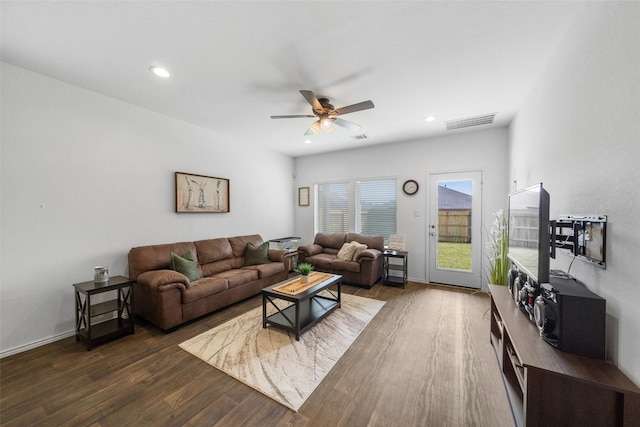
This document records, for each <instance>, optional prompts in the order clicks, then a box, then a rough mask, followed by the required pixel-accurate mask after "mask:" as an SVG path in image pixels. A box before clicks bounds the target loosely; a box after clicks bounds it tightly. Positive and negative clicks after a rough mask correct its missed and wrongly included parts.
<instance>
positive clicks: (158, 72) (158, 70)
mask: <svg viewBox="0 0 640 427" xmlns="http://www.w3.org/2000/svg"><path fill="white" fill-rule="evenodd" d="M149 70H151V72H152V73H153V74H155V75H156V76H159V77H164V78H167V77H169V76H171V74H169V72H168V71H167V70H165V69H164V68H162V67H155V66H153V67H149Z"/></svg>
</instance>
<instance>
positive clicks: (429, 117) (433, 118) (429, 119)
mask: <svg viewBox="0 0 640 427" xmlns="http://www.w3.org/2000/svg"><path fill="white" fill-rule="evenodd" d="M435 119H436V117H435V116H427V117H425V119H424V121H425V122H432V121H434V120H435Z"/></svg>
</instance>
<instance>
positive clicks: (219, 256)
mask: <svg viewBox="0 0 640 427" xmlns="http://www.w3.org/2000/svg"><path fill="white" fill-rule="evenodd" d="M193 244H194V245H195V246H196V248H197V250H198V261H199V262H200V264H201V265H202V264H209V263H210V262H215V261H220V260H225V259H229V258H231V257H233V250H232V249H231V244H230V243H229V239H227V238H224V237H223V238H218V239H207V240H199V241H197V242H193ZM205 275H206V274H205Z"/></svg>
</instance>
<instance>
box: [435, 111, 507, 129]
mask: <svg viewBox="0 0 640 427" xmlns="http://www.w3.org/2000/svg"><path fill="white" fill-rule="evenodd" d="M496 114H497V113H491V114H483V115H481V116H474V117H466V118H464V119H456V120H447V121H446V122H445V123H446V124H447V130H454V129H461V128H468V127H470V126H480V125H488V124H491V123H493V119H494V118H495V117H496Z"/></svg>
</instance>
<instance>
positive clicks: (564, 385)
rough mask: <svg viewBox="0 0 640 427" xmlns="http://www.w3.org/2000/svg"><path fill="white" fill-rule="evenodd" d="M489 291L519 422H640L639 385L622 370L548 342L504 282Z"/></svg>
mask: <svg viewBox="0 0 640 427" xmlns="http://www.w3.org/2000/svg"><path fill="white" fill-rule="evenodd" d="M489 290H490V291H491V344H492V345H493V348H494V350H495V352H496V356H497V358H498V363H499V365H500V370H501V372H502V376H503V380H504V384H505V388H506V390H507V395H508V396H509V401H510V403H511V408H512V410H513V414H514V418H515V422H516V425H518V426H527V427H531V426H574V425H575V426H639V425H640V389H639V388H638V387H637V386H636V385H634V384H633V383H632V382H631V380H629V379H628V378H627V377H626V376H625V375H624V374H623V373H622V372H621V371H620V370H619V369H618V368H616V367H615V366H614V365H613V364H612V363H609V362H607V361H604V360H600V359H593V358H590V357H584V356H578V355H575V354H570V353H565V352H562V351H559V350H557V349H556V348H554V347H552V346H551V345H549V344H547V343H546V342H545V341H543V340H542V339H541V338H540V333H539V331H538V327H537V326H536V325H535V323H534V322H532V321H531V320H529V317H528V316H527V315H525V314H524V313H523V312H522V311H520V310H519V309H518V307H516V304H515V302H514V301H513V298H512V297H511V293H510V292H509V289H508V288H507V287H506V286H496V285H489Z"/></svg>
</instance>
